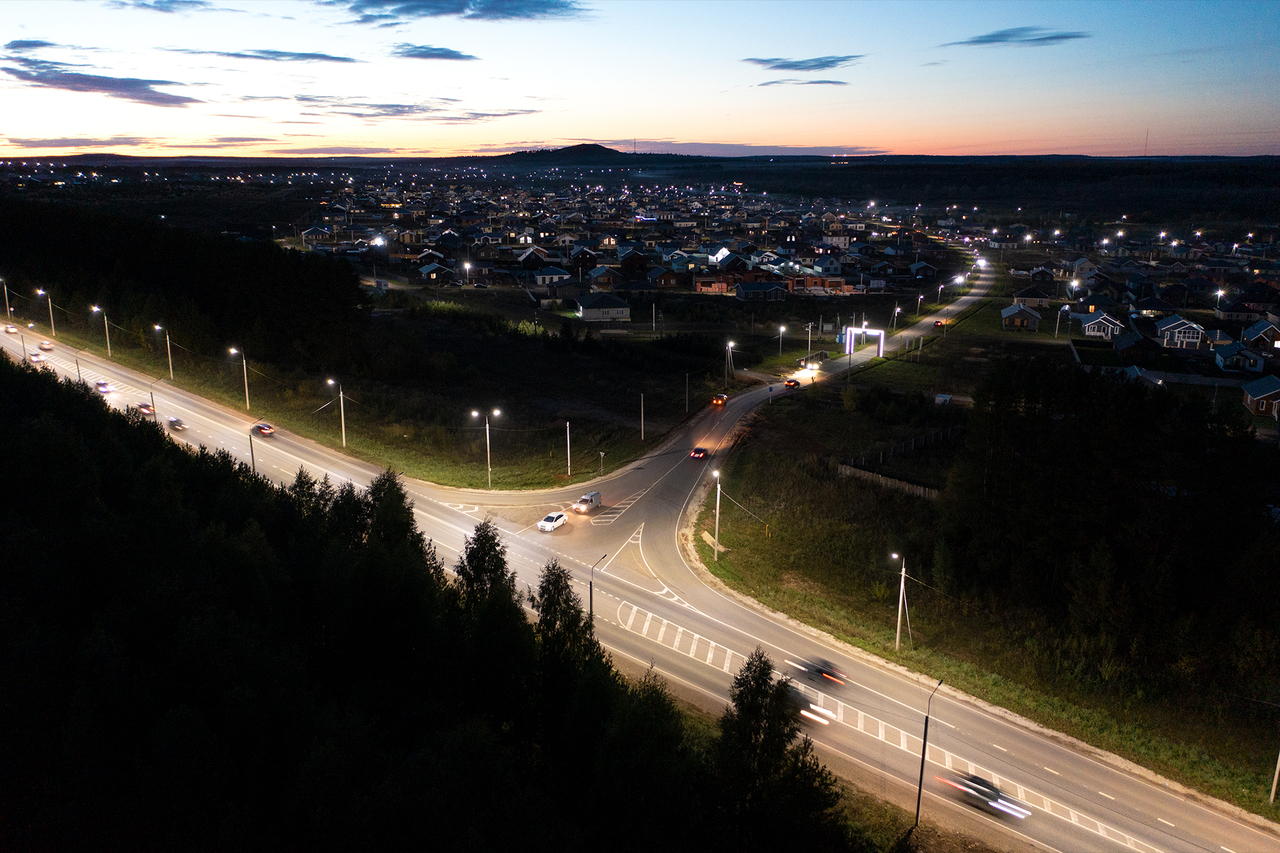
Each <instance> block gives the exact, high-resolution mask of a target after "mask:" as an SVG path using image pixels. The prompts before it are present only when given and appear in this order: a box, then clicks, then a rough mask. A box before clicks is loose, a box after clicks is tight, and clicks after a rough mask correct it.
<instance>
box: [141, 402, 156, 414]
mask: <svg viewBox="0 0 1280 853" xmlns="http://www.w3.org/2000/svg"><path fill="white" fill-rule="evenodd" d="M136 408H137V409H138V411H139V412H142V414H144V415H154V414H155V413H156V407H155V406H153V405H151V404H150V403H138V404H137V407H136Z"/></svg>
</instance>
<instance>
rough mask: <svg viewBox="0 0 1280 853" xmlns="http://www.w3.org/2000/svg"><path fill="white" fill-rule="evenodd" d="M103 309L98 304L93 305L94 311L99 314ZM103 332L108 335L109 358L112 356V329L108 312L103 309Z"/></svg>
mask: <svg viewBox="0 0 1280 853" xmlns="http://www.w3.org/2000/svg"><path fill="white" fill-rule="evenodd" d="M99 311H102V309H101V308H99V307H98V306H97V305H95V306H93V313H95V314H97V313H98V312H99ZM102 332H103V334H105V335H106V336H107V358H111V329H110V328H109V327H108V325H107V312H106V311H102Z"/></svg>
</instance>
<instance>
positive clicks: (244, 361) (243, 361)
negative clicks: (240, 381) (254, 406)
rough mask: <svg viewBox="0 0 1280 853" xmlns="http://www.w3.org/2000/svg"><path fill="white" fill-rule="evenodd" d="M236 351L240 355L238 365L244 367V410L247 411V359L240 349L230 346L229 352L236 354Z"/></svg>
mask: <svg viewBox="0 0 1280 853" xmlns="http://www.w3.org/2000/svg"><path fill="white" fill-rule="evenodd" d="M237 353H239V355H240V365H241V366H242V367H243V368H244V410H245V411H246V412H247V411H249V359H248V358H247V357H246V356H245V354H244V352H243V351H242V350H238V349H236V348H235V347H232V348H231V354H232V355H236V354H237Z"/></svg>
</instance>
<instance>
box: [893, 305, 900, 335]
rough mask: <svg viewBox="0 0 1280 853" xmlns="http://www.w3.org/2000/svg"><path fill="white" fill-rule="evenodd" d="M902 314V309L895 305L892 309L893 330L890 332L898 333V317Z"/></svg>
mask: <svg viewBox="0 0 1280 853" xmlns="http://www.w3.org/2000/svg"><path fill="white" fill-rule="evenodd" d="M901 313H902V309H901V308H899V307H897V306H896V305H895V306H894V308H893V328H892V329H890V331H893V332H896V331H898V315H899V314H901Z"/></svg>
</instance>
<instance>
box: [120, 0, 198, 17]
mask: <svg viewBox="0 0 1280 853" xmlns="http://www.w3.org/2000/svg"><path fill="white" fill-rule="evenodd" d="M107 6H108V7H109V8H112V9H144V10H146V11H148V12H164V13H166V14H175V13H178V12H206V11H209V10H211V9H216V8H218V7H217V6H215V5H214V4H213V3H210V2H208V0H112V2H110V3H108V4H107Z"/></svg>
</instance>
